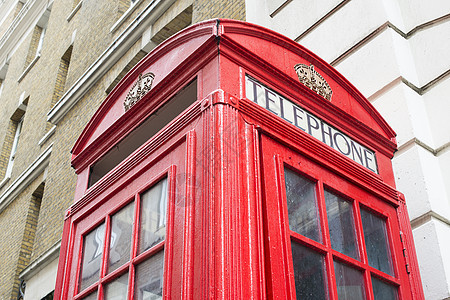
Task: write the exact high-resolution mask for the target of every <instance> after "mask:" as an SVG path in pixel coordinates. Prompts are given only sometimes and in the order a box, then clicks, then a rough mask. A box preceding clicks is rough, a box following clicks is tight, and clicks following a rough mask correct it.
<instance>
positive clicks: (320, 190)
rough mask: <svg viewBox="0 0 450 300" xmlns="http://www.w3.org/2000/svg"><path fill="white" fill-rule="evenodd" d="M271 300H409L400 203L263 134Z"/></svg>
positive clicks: (265, 210) (264, 187)
mask: <svg viewBox="0 0 450 300" xmlns="http://www.w3.org/2000/svg"><path fill="white" fill-rule="evenodd" d="M261 142H262V143H261V144H262V161H263V163H262V168H263V172H262V173H263V189H264V199H263V201H264V205H263V207H264V218H265V222H264V223H265V229H264V230H265V231H266V232H267V234H266V235H265V236H266V261H267V262H268V265H266V267H267V269H268V270H267V272H266V274H267V276H268V281H267V283H268V287H267V288H268V294H269V298H270V299H296V298H297V299H338V298H339V299H410V298H411V291H410V287H409V283H408V275H407V273H406V268H405V264H404V260H403V252H402V246H401V240H400V236H399V235H398V234H394V233H398V232H400V228H399V220H398V216H397V212H396V205H395V203H393V202H391V201H389V199H383V198H382V197H381V196H380V195H377V192H376V191H373V190H370V188H369V187H367V186H366V187H364V186H360V185H358V184H355V183H353V182H350V181H349V180H348V179H346V178H345V177H344V176H342V175H340V174H337V173H335V172H333V171H332V170H330V169H327V167H326V166H324V165H320V164H319V163H317V162H314V161H312V160H311V159H308V158H307V156H306V155H302V154H300V153H299V152H296V151H295V150H293V149H291V148H288V147H285V146H283V145H281V144H280V143H277V142H276V141H274V140H273V139H271V138H269V137H267V136H265V135H262V137H261Z"/></svg>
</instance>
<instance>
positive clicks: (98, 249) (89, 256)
mask: <svg viewBox="0 0 450 300" xmlns="http://www.w3.org/2000/svg"><path fill="white" fill-rule="evenodd" d="M104 240H105V224H104V223H103V224H101V225H100V226H98V227H97V228H96V229H94V230H92V231H91V232H90V233H88V234H87V235H85V237H84V241H83V262H82V267H81V276H80V291H82V290H83V289H85V288H86V287H88V286H90V285H91V284H93V283H94V282H96V281H97V280H98V278H99V275H100V265H101V262H102V254H103V244H104V243H103V242H104Z"/></svg>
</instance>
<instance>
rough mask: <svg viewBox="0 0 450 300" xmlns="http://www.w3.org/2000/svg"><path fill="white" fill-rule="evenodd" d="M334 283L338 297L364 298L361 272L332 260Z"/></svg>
mask: <svg viewBox="0 0 450 300" xmlns="http://www.w3.org/2000/svg"><path fill="white" fill-rule="evenodd" d="M334 272H335V274H336V285H337V292H338V298H339V299H341V300H342V299H345V300H362V299H366V295H365V292H364V278H363V275H362V273H361V272H359V271H357V270H355V269H352V268H350V267H347V266H346V265H343V264H341V263H338V262H337V261H335V262H334Z"/></svg>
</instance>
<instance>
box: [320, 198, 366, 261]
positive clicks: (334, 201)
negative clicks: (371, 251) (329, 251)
mask: <svg viewBox="0 0 450 300" xmlns="http://www.w3.org/2000/svg"><path fill="white" fill-rule="evenodd" d="M325 202H326V205H327V216H328V227H329V229H330V238H331V247H333V249H334V250H336V251H339V252H341V253H343V254H345V255H348V256H350V257H353V258H354V259H359V253H358V242H357V239H356V231H355V221H354V219H353V210H352V204H351V203H349V202H347V201H345V200H343V199H342V198H340V197H338V196H336V195H334V194H332V193H330V192H328V191H325Z"/></svg>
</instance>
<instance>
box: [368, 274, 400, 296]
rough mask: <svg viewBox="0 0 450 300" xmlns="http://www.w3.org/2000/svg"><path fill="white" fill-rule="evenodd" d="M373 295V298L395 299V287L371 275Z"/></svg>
mask: <svg viewBox="0 0 450 300" xmlns="http://www.w3.org/2000/svg"><path fill="white" fill-rule="evenodd" d="M372 287H373V296H374V299H375V300H397V299H398V297H397V288H395V287H394V286H392V285H390V284H387V283H385V282H383V281H381V280H379V279H377V278H375V277H373V276H372Z"/></svg>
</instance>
